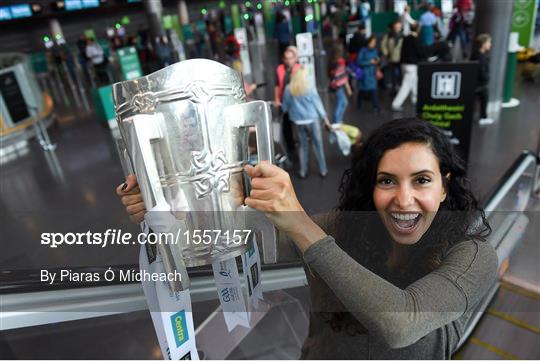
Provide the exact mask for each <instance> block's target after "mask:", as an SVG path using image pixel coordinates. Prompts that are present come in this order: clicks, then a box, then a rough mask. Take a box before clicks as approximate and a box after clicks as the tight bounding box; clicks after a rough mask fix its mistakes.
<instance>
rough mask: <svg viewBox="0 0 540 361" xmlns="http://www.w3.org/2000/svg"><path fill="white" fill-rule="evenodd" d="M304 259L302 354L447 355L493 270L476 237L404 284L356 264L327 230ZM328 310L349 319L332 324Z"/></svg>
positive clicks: (490, 253) (491, 257) (490, 255)
mask: <svg viewBox="0 0 540 361" xmlns="http://www.w3.org/2000/svg"><path fill="white" fill-rule="evenodd" d="M304 261H305V263H306V266H307V267H306V268H307V270H306V274H307V275H308V281H309V284H310V292H311V299H312V312H311V317H310V332H309V336H308V338H307V339H306V342H305V343H304V348H303V352H302V357H303V358H309V359H316V358H323V359H372V358H377V359H390V358H392V359H408V358H413V359H426V358H427V359H449V358H450V357H451V355H452V353H453V352H454V351H455V348H456V346H457V343H458V341H459V338H460V337H461V335H462V334H463V332H464V327H465V325H466V323H467V321H468V320H469V318H470V316H471V315H472V310H474V307H475V306H476V305H477V303H478V302H479V301H480V300H481V298H482V297H483V295H484V294H485V292H486V291H487V290H488V288H489V286H491V285H492V282H493V280H494V278H495V275H496V270H497V255H496V252H495V250H494V249H493V247H492V246H491V245H490V244H489V243H488V242H481V241H464V242H461V243H459V244H457V245H455V246H453V247H452V248H451V249H450V250H449V252H448V254H447V256H446V258H445V259H444V260H443V261H442V264H441V265H440V266H439V267H438V268H437V269H436V270H434V271H432V272H431V273H429V274H428V275H426V276H424V277H422V278H420V279H419V280H417V281H416V282H414V283H412V284H410V285H409V286H408V287H406V288H405V289H401V288H399V287H397V286H395V285H393V284H392V283H390V282H388V281H386V280H385V279H383V278H381V277H379V276H378V275H376V274H374V273H372V272H371V271H369V270H368V269H366V268H365V267H363V266H362V265H361V264H359V263H358V262H356V261H355V260H354V259H353V258H351V257H350V256H349V255H348V254H347V253H345V252H344V251H343V250H342V249H341V248H340V247H339V246H338V245H337V244H336V243H335V241H334V239H333V238H332V237H331V236H328V237H325V238H323V239H322V240H320V241H318V242H317V243H315V244H314V245H312V246H311V247H309V248H308V249H307V250H306V252H305V253H304ZM336 311H342V312H350V314H352V315H353V316H354V319H352V320H350V322H349V323H348V324H346V323H345V326H344V327H341V326H338V327H335V325H333V326H332V325H331V323H329V322H328V317H332V314H333V313H334V312H336ZM324 315H326V316H327V317H326V320H325V317H323V316H324ZM358 321H359V324H358ZM355 323H356V324H357V325H356V328H355V327H354V326H353V325H354V324H355ZM349 326H351V327H349ZM358 326H359V327H360V329H363V331H364V332H362V331H361V330H360V332H358ZM364 327H365V328H364ZM355 330H356V331H355Z"/></svg>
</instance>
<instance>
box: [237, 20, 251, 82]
mask: <svg viewBox="0 0 540 361" xmlns="http://www.w3.org/2000/svg"><path fill="white" fill-rule="evenodd" d="M234 36H235V37H236V40H237V41H238V43H239V44H240V60H242V73H243V74H244V76H249V75H251V59H250V57H249V47H248V36H247V31H246V28H236V29H234Z"/></svg>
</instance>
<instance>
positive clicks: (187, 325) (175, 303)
mask: <svg viewBox="0 0 540 361" xmlns="http://www.w3.org/2000/svg"><path fill="white" fill-rule="evenodd" d="M139 264H140V268H141V270H145V271H147V272H149V273H152V274H153V273H158V274H161V273H164V272H165V270H164V268H163V261H162V260H161V257H160V255H159V253H157V252H156V250H155V248H154V247H152V246H150V245H146V246H142V247H141V251H140V254H139ZM142 286H143V290H144V295H145V297H146V301H147V303H148V307H149V309H150V315H151V317H152V322H153V324H154V328H155V330H156V335H157V338H158V341H159V346H160V348H161V352H162V353H163V356H165V357H166V358H167V359H169V360H198V359H199V355H198V352H197V345H196V343H195V328H194V324H193V313H192V309H191V296H190V294H189V289H185V290H183V291H179V292H174V291H172V290H171V289H170V287H169V285H168V282H167V281H155V282H154V281H143V282H142Z"/></svg>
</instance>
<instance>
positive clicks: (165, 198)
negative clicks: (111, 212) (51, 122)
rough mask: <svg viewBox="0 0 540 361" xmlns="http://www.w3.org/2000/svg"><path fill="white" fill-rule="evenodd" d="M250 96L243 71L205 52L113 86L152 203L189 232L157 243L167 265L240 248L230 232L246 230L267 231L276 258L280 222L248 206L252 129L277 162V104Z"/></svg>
mask: <svg viewBox="0 0 540 361" xmlns="http://www.w3.org/2000/svg"><path fill="white" fill-rule="evenodd" d="M245 97H246V95H245V92H244V87H243V80H242V76H241V74H240V73H238V72H237V71H235V70H233V69H231V68H229V67H227V66H225V65H222V64H220V63H217V62H215V61H211V60H205V59H194V60H187V61H183V62H180V63H176V64H173V65H171V66H168V67H166V68H164V69H162V70H159V71H157V72H155V73H152V74H150V75H148V76H145V77H142V78H139V79H135V80H131V81H125V82H121V83H116V84H114V85H113V98H114V103H115V109H116V119H117V122H118V126H119V129H120V133H121V135H122V138H123V141H124V143H125V145H126V149H127V154H128V155H129V158H130V163H131V166H132V167H133V169H134V171H135V174H136V175H137V178H138V181H139V186H140V189H141V192H142V195H143V198H144V202H145V205H146V208H147V209H149V210H150V209H154V210H167V212H169V213H170V214H172V215H173V216H174V219H175V220H178V222H179V226H178V227H185V231H188V236H186V237H181V238H183V239H184V241H183V242H180V243H179V244H174V245H159V248H158V249H159V252H160V253H161V256H162V258H163V260H164V263H165V266H166V269H167V268H169V269H174V268H176V266H179V267H182V266H183V264H185V266H186V267H193V266H200V265H205V264H211V263H213V262H214V261H217V260H223V259H227V258H230V257H234V256H237V255H240V254H242V253H243V252H245V251H246V250H247V248H248V247H247V245H246V242H238V239H236V240H234V241H232V240H231V238H232V237H233V234H234V236H238V235H239V234H240V233H238V232H241V231H245V230H252V231H253V233H252V234H255V233H258V234H260V235H261V236H262V246H263V247H262V248H263V254H264V261H265V262H267V263H273V262H276V261H277V254H276V253H277V244H276V243H277V235H276V230H275V228H274V227H273V226H271V225H270V224H269V223H268V221H267V220H266V219H265V217H263V216H262V214H261V213H259V212H257V211H254V210H252V209H250V208H249V207H247V206H245V205H244V199H245V196H246V192H247V190H248V189H249V185H248V184H247V182H248V180H247V177H245V175H244V173H243V166H244V165H245V164H246V162H247V160H248V157H249V152H248V134H249V128H250V127H255V129H256V138H257V151H258V160H259V161H263V160H266V161H270V162H271V161H272V159H273V155H274V154H273V142H272V134H271V110H270V107H269V105H268V104H267V103H265V102H263V101H253V102H249V103H246V102H245ZM195 230H199V232H203V231H204V230H206V231H208V232H210V233H208V234H209V235H210V239H211V242H198V243H197V244H195V243H194V242H193V240H192V239H191V240H188V239H187V237H190V236H193V234H191V235H190V234H189V232H190V231H191V232H193V231H195ZM234 231H237V233H236V234H235V233H234ZM181 234H182V235H184V234H185V233H184V230H182V232H181ZM197 234H198V235H202V234H199V233H197ZM242 234H244V235H245V234H246V233H242ZM208 243H209V244H208Z"/></svg>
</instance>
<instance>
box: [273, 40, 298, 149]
mask: <svg viewBox="0 0 540 361" xmlns="http://www.w3.org/2000/svg"><path fill="white" fill-rule="evenodd" d="M299 67H300V64H298V49H296V46H289V47H287V49H286V50H285V52H284V53H283V63H282V64H280V65H278V67H277V69H276V82H275V84H276V86H275V87H274V103H275V105H276V106H277V107H279V106H281V103H282V101H283V92H284V90H285V87H286V86H287V85H288V84H289V82H290V81H291V77H292V76H293V74H294V73H295V72H296V71H297V70H298V68H299ZM282 110H283V109H282ZM281 128H282V131H283V140H284V141H285V148H286V152H287V157H288V159H292V157H293V155H294V137H293V132H292V124H291V121H290V119H289V115H288V113H287V112H286V111H283V121H282V123H281Z"/></svg>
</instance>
